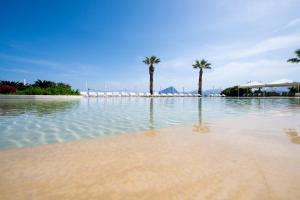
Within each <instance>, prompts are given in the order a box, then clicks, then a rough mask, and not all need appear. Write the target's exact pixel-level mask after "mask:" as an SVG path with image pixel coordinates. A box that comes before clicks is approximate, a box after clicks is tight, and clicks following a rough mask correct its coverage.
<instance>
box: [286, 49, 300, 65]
mask: <svg viewBox="0 0 300 200" xmlns="http://www.w3.org/2000/svg"><path fill="white" fill-rule="evenodd" d="M295 54H296V55H297V58H290V59H288V60H287V61H288V62H291V63H299V62H300V49H298V50H296V51H295Z"/></svg>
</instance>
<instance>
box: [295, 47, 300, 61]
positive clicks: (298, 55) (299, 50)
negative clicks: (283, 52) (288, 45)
mask: <svg viewBox="0 0 300 200" xmlns="http://www.w3.org/2000/svg"><path fill="white" fill-rule="evenodd" d="M295 54H296V55H297V57H298V58H299V59H300V49H297V50H296V51H295Z"/></svg>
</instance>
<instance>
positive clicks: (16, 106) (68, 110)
mask: <svg viewBox="0 0 300 200" xmlns="http://www.w3.org/2000/svg"><path fill="white" fill-rule="evenodd" d="M298 113H300V99H296V98H290V99H234V98H202V99H201V98H196V97H191V98H178V97H177V98H153V99H152V98H90V99H87V98H83V99H81V100H71V101H62V100H60V101H53V100H52V101H47V100H0V149H8V148H18V147H26V146H36V145H40V144H50V143H58V142H64V141H71V140H78V139H81V138H94V137H98V136H105V135H113V134H123V133H133V132H138V131H144V130H148V129H153V128H163V127H168V126H172V125H178V124H189V123H194V122H201V123H203V122H205V123H212V122H213V121H215V120H218V119H224V118H229V117H243V116H245V115H247V116H248V115H251V116H266V117H273V116H285V115H289V116H291V115H296V114H298Z"/></svg>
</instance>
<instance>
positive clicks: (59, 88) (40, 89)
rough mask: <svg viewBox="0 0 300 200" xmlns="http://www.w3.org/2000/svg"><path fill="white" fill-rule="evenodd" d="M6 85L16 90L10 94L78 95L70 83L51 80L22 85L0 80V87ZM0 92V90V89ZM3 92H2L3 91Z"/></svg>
mask: <svg viewBox="0 0 300 200" xmlns="http://www.w3.org/2000/svg"><path fill="white" fill-rule="evenodd" d="M3 85H6V86H7V85H8V86H12V87H15V88H16V90H15V91H13V92H10V94H21V95H80V93H79V91H78V90H73V89H72V88H71V86H70V85H68V84H65V83H55V82H52V81H41V80H37V81H35V82H34V84H27V85H24V84H23V83H19V82H11V81H0V87H1V86H3ZM0 93H1V90H0ZM3 93H4V92H3Z"/></svg>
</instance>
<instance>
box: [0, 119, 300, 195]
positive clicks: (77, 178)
mask: <svg viewBox="0 0 300 200" xmlns="http://www.w3.org/2000/svg"><path fill="white" fill-rule="evenodd" d="M283 119H284V123H283V121H282V120H283ZM299 129H300V123H299V122H298V121H297V120H295V118H294V116H283V117H278V118H272V119H264V118H262V119H259V118H246V119H245V118H244V119H241V118H239V119H237V118H235V119H228V120H223V121H220V122H216V123H214V124H210V123H208V124H207V123H199V124H192V125H184V126H174V127H170V128H164V129H153V130H149V131H146V132H142V133H134V134H125V135H117V136H109V137H101V138H96V139H88V140H80V141H73V142H67V143H62V144H51V145H42V146H38V147H32V148H22V149H12V150H2V151H0V163H1V164H0V199H1V200H6V199H7V200H8V199H30V200H34V199H43V200H47V199H55V200H57V199H197V200H198V199H222V200H223V199H295V200H296V199H300V190H299V186H300V156H299V155H300V145H299V144H300V140H299Z"/></svg>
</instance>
